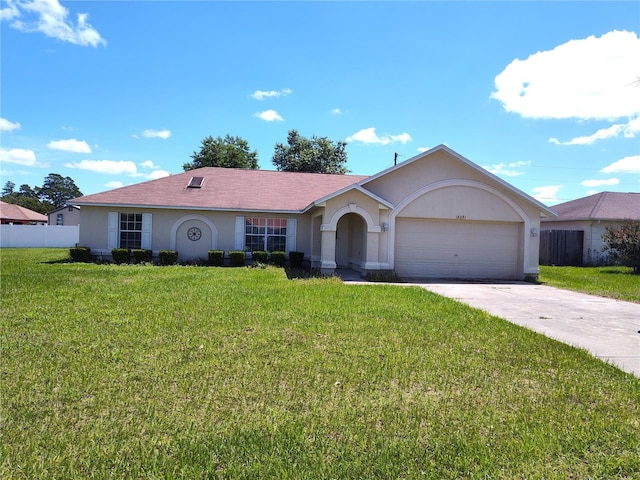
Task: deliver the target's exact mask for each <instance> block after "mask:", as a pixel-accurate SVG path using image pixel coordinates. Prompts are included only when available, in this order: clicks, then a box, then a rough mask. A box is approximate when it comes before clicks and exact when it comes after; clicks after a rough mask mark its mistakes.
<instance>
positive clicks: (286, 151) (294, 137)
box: [272, 130, 349, 174]
mask: <svg viewBox="0 0 640 480" xmlns="http://www.w3.org/2000/svg"><path fill="white" fill-rule="evenodd" d="M287 143H288V145H283V144H282V143H277V144H276V146H275V152H274V154H273V159H272V161H273V164H274V165H275V166H276V168H277V169H278V170H280V171H283V172H311V173H336V174H345V173H349V170H347V167H346V163H347V152H346V151H345V147H346V146H347V143H346V142H342V141H338V142H335V143H334V142H332V141H331V140H329V139H328V138H327V137H316V136H315V135H314V136H312V137H311V138H310V139H309V138H305V137H303V136H301V135H300V134H299V133H298V131H297V130H289V133H288V134H287Z"/></svg>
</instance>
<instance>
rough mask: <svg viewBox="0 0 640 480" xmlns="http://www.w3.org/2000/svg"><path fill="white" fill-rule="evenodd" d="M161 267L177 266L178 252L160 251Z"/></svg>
mask: <svg viewBox="0 0 640 480" xmlns="http://www.w3.org/2000/svg"><path fill="white" fill-rule="evenodd" d="M158 260H159V263H160V265H175V264H176V263H178V252H177V251H175V250H160V251H159V252H158Z"/></svg>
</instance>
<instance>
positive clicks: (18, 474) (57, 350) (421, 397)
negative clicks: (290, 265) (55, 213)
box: [0, 249, 640, 479]
mask: <svg viewBox="0 0 640 480" xmlns="http://www.w3.org/2000/svg"><path fill="white" fill-rule="evenodd" d="M66 255H67V252H66V251H65V250H22V249H9V250H7V249H5V250H2V251H1V252H0V272H1V278H0V280H1V288H2V295H1V309H0V358H1V359H2V360H1V362H0V376H1V377H0V378H1V382H2V383H1V389H0V395H1V398H0V478H3V479H14V478H29V479H32V478H36V479H37V478H189V479H191V478H247V479H254V478H275V479H286V478H299V479H309V478H339V479H349V478H363V479H365V478H366V479H373V478H384V479H387V478H394V479H395V478H429V479H454V478H455V479H458V478H493V479H500V478H504V479H507V478H508V479H512V478H546V479H556V478H557V479H566V478H602V479H605V478H606V479H611V478H638V477H640V420H639V419H640V379H638V378H636V377H634V376H632V375H630V374H626V373H624V372H622V371H620V370H618V369H616V368H615V367H613V366H610V365H608V364H606V363H603V362H601V361H599V360H597V359H595V358H593V357H591V356H589V355H588V354H587V353H586V352H584V351H581V350H576V349H574V348H571V347H569V346H567V345H564V344H561V343H559V342H556V341H553V340H550V339H548V338H546V337H544V336H542V335H539V334H536V333H534V332H532V331H529V330H526V329H523V328H520V327H518V326H516V325H513V324H510V323H508V322H506V321H504V320H501V319H498V318H495V317H492V316H490V315H488V314H485V313H483V312H481V311H478V310H473V309H471V308H468V307H466V306H464V305H462V304H460V303H457V302H455V301H453V300H449V299H446V298H443V297H440V296H437V295H435V294H432V293H430V292H427V291H425V290H423V289H421V288H417V287H398V286H390V285H381V284H376V285H345V284H343V283H342V282H341V281H340V280H337V279H308V280H289V279H287V276H286V275H285V272H284V271H283V270H281V269H276V268H266V269H259V268H257V269H247V268H215V267H179V266H176V267H152V266H113V265H89V264H70V263H64V262H63V259H64V258H65V257H66Z"/></svg>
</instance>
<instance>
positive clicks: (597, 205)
mask: <svg viewBox="0 0 640 480" xmlns="http://www.w3.org/2000/svg"><path fill="white" fill-rule="evenodd" d="M606 193H607V192H600V193H596V194H595V196H596V197H598V199H597V200H596V203H595V204H594V205H593V208H592V209H591V211H590V212H589V218H596V213H597V211H598V210H600V205H601V204H602V203H603V201H604V196H605V194H606Z"/></svg>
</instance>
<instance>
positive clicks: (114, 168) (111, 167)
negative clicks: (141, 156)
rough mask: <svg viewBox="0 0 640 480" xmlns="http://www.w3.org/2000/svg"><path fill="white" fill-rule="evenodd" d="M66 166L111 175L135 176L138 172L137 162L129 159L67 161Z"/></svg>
mask: <svg viewBox="0 0 640 480" xmlns="http://www.w3.org/2000/svg"><path fill="white" fill-rule="evenodd" d="M64 166H65V167H67V168H78V169H80V170H89V171H91V172H96V173H106V174H110V175H130V176H135V175H137V173H138V170H137V168H136V164H135V163H133V162H131V161H127V160H81V161H80V162H74V163H66V164H65V165H64Z"/></svg>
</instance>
